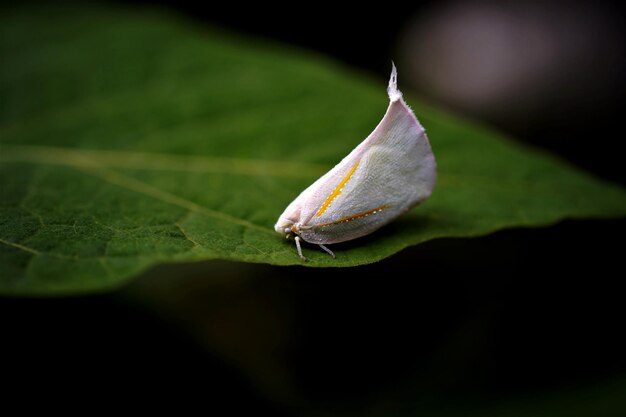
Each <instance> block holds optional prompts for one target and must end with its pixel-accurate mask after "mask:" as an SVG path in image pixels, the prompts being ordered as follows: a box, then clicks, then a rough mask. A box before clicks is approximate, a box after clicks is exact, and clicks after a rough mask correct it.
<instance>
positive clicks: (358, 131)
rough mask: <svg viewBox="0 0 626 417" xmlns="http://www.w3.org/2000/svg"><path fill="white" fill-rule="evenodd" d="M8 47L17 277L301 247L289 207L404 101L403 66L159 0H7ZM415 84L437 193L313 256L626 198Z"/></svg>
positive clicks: (116, 271)
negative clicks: (206, 21) (395, 76)
mask: <svg viewBox="0 0 626 417" xmlns="http://www.w3.org/2000/svg"><path fill="white" fill-rule="evenodd" d="M0 55H1V56H2V63H3V64H2V66H1V67H0V97H2V100H1V101H0V171H1V176H0V181H1V189H0V193H1V197H0V205H1V206H0V210H1V215H0V216H1V217H0V242H1V244H0V248H1V249H0V266H1V272H2V274H1V277H0V291H2V292H4V293H40V294H48V293H66V292H80V291H93V290H101V289H105V288H108V287H112V286H115V285H119V284H120V283H122V282H124V281H126V280H128V279H129V278H131V277H132V276H134V275H136V274H137V273H139V272H140V271H142V270H145V269H146V268H148V267H150V266H152V265H155V264H158V263H161V262H182V261H197V260H207V259H218V258H219V259H230V260H238V261H245V262H266V263H272V264H278V265H291V264H301V263H302V262H301V261H300V259H299V258H298V257H297V256H296V252H295V248H294V247H293V244H292V243H289V242H286V241H285V240H284V239H283V238H281V237H280V236H279V235H277V234H276V233H275V232H274V231H273V228H272V227H273V224H274V222H275V221H276V218H277V216H278V215H279V214H280V213H281V212H282V210H283V209H284V208H285V207H286V205H287V204H288V203H289V202H290V201H291V200H292V199H293V198H294V197H295V196H296V195H297V194H298V193H299V192H300V191H301V190H302V189H304V188H305V187H306V186H307V185H309V184H310V183H311V182H312V181H314V180H315V179H316V178H317V177H318V176H319V175H321V174H322V173H324V172H325V171H326V170H327V169H329V168H330V167H331V166H332V165H333V164H334V163H336V162H338V161H339V160H340V159H341V158H342V157H343V156H345V155H346V154H347V153H348V152H349V151H350V150H351V149H352V148H354V147H355V146H356V145H357V144H358V143H359V142H360V141H361V140H362V139H363V138H364V137H365V136H366V135H367V134H368V133H369V132H370V131H371V130H372V129H373V127H374V126H375V125H376V124H377V122H378V121H379V120H380V118H381V117H382V115H383V113H384V111H385V109H386V106H387V97H386V92H385V80H384V78H386V76H387V74H381V78H380V80H373V79H368V78H367V77H366V76H364V75H362V74H357V73H354V72H353V71H349V70H346V69H344V68H341V67H339V66H338V65H337V64H334V63H332V62H329V61H328V60H325V59H323V58H320V57H319V56H314V55H312V54H308V53H305V52H301V51H294V50H290V49H288V48H286V47H276V46H275V45H271V44H265V43H261V42H252V41H250V40H245V39H239V38H236V37H234V36H232V35H228V36H227V35H225V34H223V33H220V32H218V31H214V30H210V29H207V28H202V27H198V26H197V25H194V24H192V23H190V22H188V21H186V20H183V19H180V18H177V17H172V16H166V15H164V14H162V13H156V12H149V11H146V10H141V11H139V12H138V11H134V10H126V9H113V10H111V9H104V8H98V7H93V6H92V7H86V8H82V7H76V6H74V7H72V8H64V7H57V8H50V9H46V8H42V7H38V8H36V9H16V10H12V11H7V12H5V13H3V14H2V16H1V17H0ZM400 76H402V69H401V68H400ZM400 84H402V78H400ZM408 102H409V104H411V105H412V106H413V107H414V110H415V112H416V114H417V116H418V117H419V118H420V120H421V122H422V123H423V124H424V125H425V126H426V128H427V129H428V132H429V136H430V140H431V142H432V146H433V149H434V152H435V155H436V157H437V160H438V165H439V182H438V184H437V187H436V189H435V193H434V195H433V197H432V198H431V199H430V200H429V201H427V202H426V203H425V204H423V205H422V206H420V207H418V208H416V209H414V210H413V211H411V212H410V213H409V214H408V215H406V216H403V217H402V218H400V219H398V220H397V221H396V222H394V223H392V224H391V225H389V226H387V227H385V228H383V229H382V230H381V231H379V232H377V233H375V234H373V235H371V236H368V237H366V238H363V239H359V240H356V241H354V242H350V243H346V244H340V245H336V246H334V249H335V251H336V253H337V259H336V260H333V259H331V258H330V257H329V256H328V255H326V254H325V253H323V252H321V251H319V250H318V249H317V248H316V247H313V246H309V245H307V246H306V247H305V251H306V255H307V256H308V257H309V259H310V261H309V262H308V263H306V265H308V266H352V265H360V264H366V263H370V262H375V261H378V260H381V259H383V258H385V257H387V256H390V255H392V254H394V253H396V252H398V251H400V250H401V249H403V248H405V247H407V246H410V245H415V244H418V243H421V242H424V241H427V240H430V239H435V238H439V237H456V236H458V237H461V236H478V235H483V234H486V233H490V232H493V231H495V230H498V229H502V228H507V227H516V226H542V225H548V224H552V223H554V222H557V221H559V220H561V219H563V218H566V217H570V218H571V217H576V218H580V217H616V216H623V215H624V214H625V213H626V194H625V193H624V191H623V190H622V189H620V188H618V187H617V186H613V185H610V184H607V183H604V182H602V181H599V180H597V179H594V178H592V177H590V176H588V175H585V174H583V173H581V172H579V171H577V170H575V169H573V168H572V167H570V166H568V165H567V164H565V163H564V162H562V161H559V160H557V159H555V158H553V157H550V156H548V155H546V154H544V153H540V152H537V151H534V150H529V149H525V148H523V147H522V146H520V145H518V144H516V143H513V142H511V141H508V140H506V139H504V138H502V137H501V136H500V135H498V134H496V133H494V132H492V131H490V130H488V129H484V128H482V127H480V126H476V125H475V124H472V123H470V122H467V121H463V120H460V119H457V118H454V117H451V116H448V115H445V114H442V113H440V112H437V111H434V110H432V109H430V108H428V107H426V106H424V105H422V104H420V103H419V102H417V101H416V100H415V99H413V98H411V97H408ZM592 139H593V138H590V141H591V140H592ZM590 144H591V142H590ZM590 146H591V145H590Z"/></svg>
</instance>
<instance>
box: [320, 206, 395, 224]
mask: <svg viewBox="0 0 626 417" xmlns="http://www.w3.org/2000/svg"><path fill="white" fill-rule="evenodd" d="M389 207H391V206H389V205H387V204H385V205H384V206H380V207H376V208H373V209H371V210H367V211H362V212H361V213H357V214H353V215H351V216H346V217H344V218H341V219H339V220H335V221H334V222H328V223H322V224H318V225H317V227H326V226H331V225H333V224H339V223H346V222H349V221H352V220H356V219H360V218H362V217H366V216H369V215H370V214H376V213H379V212H381V211H383V210H385V209H388V208H389Z"/></svg>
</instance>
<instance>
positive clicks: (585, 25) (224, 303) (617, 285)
mask: <svg viewBox="0 0 626 417" xmlns="http://www.w3.org/2000/svg"><path fill="white" fill-rule="evenodd" d="M113 4H114V5H116V6H122V7H140V8H141V7H147V8H154V7H156V8H160V9H162V10H166V11H169V12H171V13H176V14H181V15H184V16H186V17H188V18H190V19H192V20H194V21H195V22H196V24H201V25H209V26H217V27H221V28H222V29H224V30H226V31H227V32H231V33H232V34H234V35H236V36H241V35H243V36H247V37H254V38H257V39H261V40H264V41H267V43H268V44H269V43H272V42H279V43H283V44H287V45H291V46H292V47H293V48H294V49H299V48H303V49H308V50H312V51H314V52H316V53H319V54H322V55H326V56H328V57H331V58H332V59H334V60H336V61H338V62H341V63H343V64H344V65H345V66H347V67H352V68H354V70H355V71H360V72H366V73H369V74H371V75H372V76H374V77H378V78H380V79H381V82H383V81H385V80H386V79H387V77H388V74H389V70H390V61H391V60H392V59H393V60H394V61H395V62H396V64H397V65H398V68H399V76H400V85H401V86H402V89H403V91H404V92H405V94H407V95H409V94H410V95H412V96H415V97H418V98H421V99H422V100H425V101H427V102H429V103H432V104H433V105H436V106H439V107H442V108H445V109H448V110H450V111H452V112H455V113H457V114H460V115H463V116H464V117H469V118H474V119H478V120H482V121H484V123H486V124H489V125H492V126H495V127H497V128H498V129H500V130H501V131H503V132H505V133H507V134H509V135H510V136H512V137H514V138H516V139H517V140H520V141H524V142H526V143H528V144H530V145H532V146H535V147H538V148H543V149H547V150H550V151H552V152H553V153H555V154H557V155H559V156H560V157H562V158H564V159H566V160H568V161H569V162H571V163H572V164H574V165H577V166H579V167H581V168H583V169H584V170H586V171H588V172H591V173H593V174H595V175H597V176H599V177H603V178H605V179H607V180H610V181H613V182H617V183H621V184H625V183H626V177H625V176H624V169H623V163H622V153H621V152H620V150H621V146H620V145H621V143H620V142H621V140H622V136H623V134H622V133H621V132H622V130H623V128H622V120H621V119H622V117H623V104H624V92H625V85H624V80H625V75H626V55H625V53H624V52H625V49H624V18H623V14H622V13H621V9H620V8H619V7H618V6H617V5H616V4H614V3H611V2H607V1H590V0H589V1H576V2H558V1H557V2H542V1H473V0H466V1H437V2H435V1H421V2H420V1H416V2H412V3H411V5H410V6H407V5H395V4H391V3H386V4H382V5H376V4H373V5H371V6H365V5H362V6H359V7H358V8H352V9H344V8H341V9H340V8H339V7H338V6H336V5H335V6H333V5H321V4H304V5H301V4H298V5H295V4H294V5H293V6H291V7H287V8H285V7H276V8H273V7H271V6H268V5H261V4H256V5H244V4H240V3H232V4H220V5H219V7H217V6H215V5H209V4H199V3H196V2H192V1H182V2H181V1H179V2H173V1H159V2H141V1H135V2H123V3H122V2H115V3H113ZM33 7H36V6H33ZM624 225H625V223H624V221H623V220H616V221H566V222H563V223H561V224H559V225H556V226H554V227H550V228H545V229H537V230H510V231H503V232H499V233H496V234H494V235H491V236H487V237H484V238H478V239H471V240H467V239H446V240H439V241H435V242H430V243H428V244H425V245H421V246H419V247H414V248H410V249H408V250H405V251H404V252H402V253H400V254H398V255H396V256H394V257H391V258H389V259H387V260H385V261H383V262H380V263H377V264H374V265H370V266H364V267H358V268H352V269H349V270H348V269H324V270H320V269H310V268H301V267H290V268H284V267H280V268H279V267H272V266H267V265H246V264H236V263H228V262H207V263H200V264H193V265H184V266H181V265H178V266H175V265H164V266H161V267H158V268H155V269H154V270H152V271H149V272H148V273H146V274H144V276H142V277H141V278H140V279H138V280H137V281H135V282H134V283H132V284H131V285H129V286H127V287H125V288H122V289H120V290H117V291H114V292H112V293H108V294H102V295H92V296H84V297H67V298H56V299H7V298H4V299H0V317H1V318H2V319H0V320H1V323H2V330H1V334H0V341H1V343H0V344H1V347H0V353H2V356H3V358H4V359H5V364H4V366H3V368H4V369H3V374H4V377H5V380H6V381H10V383H11V384H12V385H13V386H14V387H25V389H26V388H28V389H27V390H25V391H24V392H25V393H27V392H29V390H36V392H38V393H40V392H43V393H44V394H45V393H49V394H50V395H58V393H59V392H64V393H65V394H69V395H71V396H80V397H81V398H84V399H85V398H86V399H93V400H94V401H100V402H108V401H114V400H115V399H117V398H119V397H118V395H127V396H129V397H132V398H134V399H135V400H141V399H143V398H144V395H145V398H146V399H149V402H150V404H151V405H155V404H161V403H174V402H176V401H180V400H179V399H180V398H181V396H182V399H183V401H182V403H183V404H184V405H187V406H198V407H202V408H201V409H202V410H207V411H209V412H211V411H213V412H216V413H217V414H220V415H221V414H229V415H238V414H243V413H250V412H259V413H262V412H266V413H270V414H272V415H311V416H333V415H337V416H339V415H346V416H352V415H354V416H386V415H403V416H418V415H419V416H467V415H480V416H497V415H507V416H512V415H514V416H526V415H528V416H530V415H538V414H540V415H546V416H597V415H605V416H611V415H614V416H619V415H626V357H625V355H624V352H626V343H625V342H624V340H623V336H622V333H623V327H624V319H625V318H626V314H625V309H626V307H625V306H624V301H623V300H624V298H623V291H621V287H622V285H621V282H620V281H622V280H623V274H624V272H623V271H624V268H623V261H622V259H621V257H623V248H624V246H623V243H614V242H615V239H614V238H615V237H618V238H619V237H620V236H623V235H624V232H625V231H626V229H625V227H624ZM60 378H63V379H66V380H69V381H70V382H67V383H66V384H61V385H59V384H58V381H59V379H60ZM143 393H145V394H143ZM38 395H40V394H38ZM175 399H176V400H175Z"/></svg>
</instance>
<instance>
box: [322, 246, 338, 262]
mask: <svg viewBox="0 0 626 417" xmlns="http://www.w3.org/2000/svg"><path fill="white" fill-rule="evenodd" d="M318 246H319V247H320V248H322V249H324V250H325V251H326V253H327V254H329V255H330V256H332V257H333V259H336V258H335V254H334V253H333V251H332V250H330V249H328V248H327V247H326V246H324V245H322V244H321V243H318Z"/></svg>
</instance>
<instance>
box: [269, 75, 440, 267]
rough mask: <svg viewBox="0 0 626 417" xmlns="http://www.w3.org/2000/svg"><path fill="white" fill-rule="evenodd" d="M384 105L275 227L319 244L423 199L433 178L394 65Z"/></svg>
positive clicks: (354, 234) (361, 230)
mask: <svg viewBox="0 0 626 417" xmlns="http://www.w3.org/2000/svg"><path fill="white" fill-rule="evenodd" d="M387 93H388V94H389V101H390V102H389V107H388V108H387V112H386V113H385V116H384V117H383V119H382V120H381V121H380V123H379V124H378V126H376V129H374V131H373V132H372V133H371V134H370V135H369V136H368V137H367V138H366V139H365V140H364V141H363V142H362V143H361V144H360V145H359V146H357V147H356V148H355V149H354V150H353V151H352V152H350V154H349V155H348V156H346V157H345V158H343V160H342V161H341V162H339V164H337V165H336V166H335V167H334V168H333V169H331V170H330V171H328V172H327V173H326V174H325V175H323V176H322V177H321V178H320V179H318V180H317V181H315V182H314V183H313V184H312V185H311V186H310V187H309V188H307V189H306V190H304V191H303V192H302V193H300V195H299V196H298V197H297V198H296V199H295V200H294V201H293V202H292V203H291V204H289V206H287V208H286V209H285V211H284V212H283V214H281V215H280V217H279V218H278V222H277V223H276V225H275V226H274V229H275V230H276V232H278V233H280V234H281V235H284V236H285V237H287V238H289V237H291V236H295V239H294V240H295V242H296V248H297V250H298V255H299V256H300V258H302V259H304V260H306V258H305V257H304V256H302V248H301V246H300V240H303V241H305V242H309V243H313V244H317V245H319V246H320V247H321V248H322V249H324V250H325V251H326V252H328V253H329V254H330V255H331V256H332V257H333V258H334V257H335V255H334V254H333V252H332V251H331V250H330V249H328V248H327V247H326V246H324V245H327V244H332V243H339V242H345V241H347V240H352V239H356V238H358V237H361V236H365V235H367V234H370V233H372V232H373V231H375V230H377V229H378V228H380V227H382V226H384V225H385V224H387V223H389V222H391V221H392V220H394V219H395V218H396V217H398V216H400V215H401V214H403V213H405V212H407V211H408V210H409V209H411V208H412V207H414V206H416V205H417V204H419V203H421V202H422V201H424V200H426V199H427V198H428V197H429V196H430V194H431V193H432V191H433V188H434V186H435V180H436V177H437V174H436V171H435V168H436V164H435V156H434V155H433V152H432V150H431V148H430V144H429V143H428V138H427V137H426V132H425V131H424V128H423V127H422V125H420V123H419V122H418V121H417V118H416V117H415V114H413V111H412V110H411V109H410V108H409V107H408V106H407V104H406V103H405V102H404V99H403V98H402V93H401V92H400V90H398V86H397V71H396V67H395V65H393V68H392V70H391V77H390V79H389V87H388V88H387Z"/></svg>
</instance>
